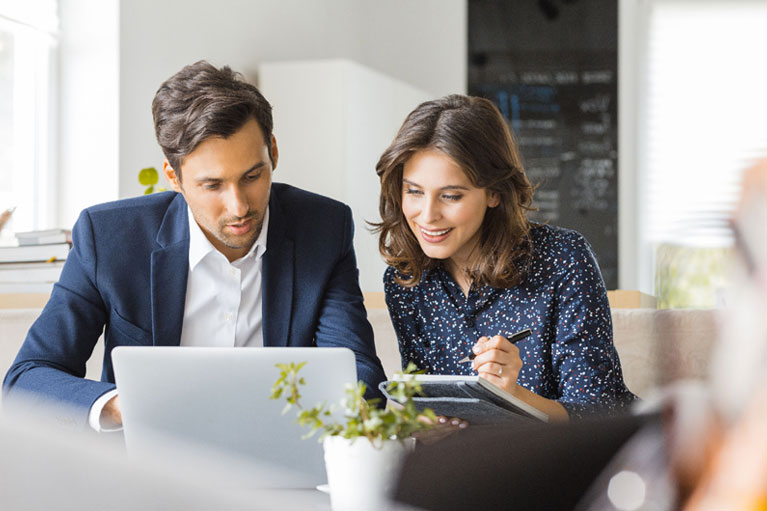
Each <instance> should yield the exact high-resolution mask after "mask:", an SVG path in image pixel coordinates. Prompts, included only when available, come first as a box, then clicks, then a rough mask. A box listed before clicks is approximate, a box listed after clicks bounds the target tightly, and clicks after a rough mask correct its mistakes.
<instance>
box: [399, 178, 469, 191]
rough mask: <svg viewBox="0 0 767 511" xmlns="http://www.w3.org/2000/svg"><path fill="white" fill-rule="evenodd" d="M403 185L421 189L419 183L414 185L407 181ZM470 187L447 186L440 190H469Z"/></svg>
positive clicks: (404, 180)
mask: <svg viewBox="0 0 767 511" xmlns="http://www.w3.org/2000/svg"><path fill="white" fill-rule="evenodd" d="M402 182H403V183H405V184H409V185H410V186H417V187H418V188H421V185H419V184H418V183H414V182H412V181H408V180H407V179H403V180H402ZM468 189H469V187H468V186H460V185H447V186H443V187H442V188H440V190H468Z"/></svg>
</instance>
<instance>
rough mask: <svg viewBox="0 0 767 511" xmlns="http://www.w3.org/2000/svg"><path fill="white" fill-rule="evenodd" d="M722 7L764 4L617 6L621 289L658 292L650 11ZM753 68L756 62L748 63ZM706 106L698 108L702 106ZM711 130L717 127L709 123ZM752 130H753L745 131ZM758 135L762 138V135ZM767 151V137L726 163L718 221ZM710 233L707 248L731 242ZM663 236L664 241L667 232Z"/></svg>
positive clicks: (642, 2)
mask: <svg viewBox="0 0 767 511" xmlns="http://www.w3.org/2000/svg"><path fill="white" fill-rule="evenodd" d="M720 5H721V6H727V7H728V8H731V7H732V6H735V7H741V8H748V7H750V6H759V7H762V6H763V4H762V3H761V2H758V1H756V0H736V1H731V0H621V3H620V4H619V37H620V43H619V48H620V56H619V87H620V89H619V98H620V99H619V122H620V131H619V133H620V135H619V136H620V139H619V146H620V155H619V166H620V169H621V175H620V179H619V201H620V203H619V215H620V231H619V232H620V238H619V254H620V275H619V285H620V287H621V288H625V289H640V290H642V291H644V292H646V293H650V294H656V289H655V282H654V276H655V258H656V250H657V247H658V244H659V241H658V235H657V231H656V232H651V231H654V228H653V225H651V219H652V218H651V216H650V214H651V213H652V212H653V211H651V209H650V208H649V207H648V202H649V200H651V199H653V198H657V197H651V196H650V194H653V192H652V190H651V183H650V182H649V179H650V176H651V175H652V170H653V169H652V168H650V165H652V164H653V163H652V162H650V161H648V160H649V159H650V153H651V150H652V147H651V139H650V136H651V132H650V131H649V130H650V129H651V127H649V122H650V121H655V119H650V118H649V116H650V109H649V107H650V106H651V105H650V101H651V100H652V91H651V90H650V88H649V87H650V85H651V82H650V80H651V78H652V75H650V73H652V72H654V69H651V68H650V62H649V61H650V58H651V54H650V49H649V45H650V44H651V42H650V37H651V35H652V34H651V30H652V22H653V10H654V9H656V8H658V7H668V6H671V7H682V8H687V7H691V8H693V9H697V8H700V9H701V12H703V9H705V8H710V7H717V6H720ZM680 36H681V34H680ZM712 38H715V39H721V38H722V34H717V33H712ZM735 57H736V56H734V57H733V58H735ZM751 65H754V66H758V65H760V64H759V63H757V62H752V64H751ZM704 107H705V106H704V105H701V108H704ZM711 129H712V130H717V129H720V128H719V127H717V126H713V125H712V126H711ZM754 129H755V128H753V127H752V128H751V131H750V132H749V133H751V132H753V131H754ZM762 133H763V135H764V132H763V131H762ZM725 135H727V134H726V133H725ZM765 150H767V136H765V141H764V145H763V146H761V147H758V144H757V145H756V146H754V147H753V148H749V149H743V148H740V149H738V151H739V153H738V157H739V158H738V162H737V164H736V165H735V166H733V164H732V163H731V162H729V163H728V164H727V179H726V180H722V187H723V195H722V202H721V204H714V205H713V206H712V209H718V210H719V214H720V215H722V216H721V218H724V217H726V215H727V214H728V212H729V210H730V209H731V207H732V204H733V202H734V200H735V197H737V193H738V188H739V181H740V172H741V171H742V170H743V168H745V167H746V166H748V165H749V162H750V161H753V160H754V159H756V158H757V157H759V156H764V155H765V154H764V151H765ZM708 204H713V203H711V202H709V203H708ZM721 218H720V219H721ZM714 231H715V229H709V230H708V231H706V232H704V233H703V234H705V235H706V236H709V238H710V241H708V242H707V243H709V246H717V245H718V246H722V245H727V244H728V243H729V240H728V239H727V233H726V232H724V230H720V231H719V232H714ZM679 232H680V236H679V238H684V239H685V241H688V242H691V243H693V242H694V241H692V240H693V238H694V236H693V233H683V231H682V230H680V231H679ZM665 236H666V238H667V239H668V237H669V236H668V234H666V235H665ZM695 236H697V237H698V238H700V237H701V232H700V231H699V232H698V233H695ZM661 237H662V236H661ZM674 241H678V239H677V240H674Z"/></svg>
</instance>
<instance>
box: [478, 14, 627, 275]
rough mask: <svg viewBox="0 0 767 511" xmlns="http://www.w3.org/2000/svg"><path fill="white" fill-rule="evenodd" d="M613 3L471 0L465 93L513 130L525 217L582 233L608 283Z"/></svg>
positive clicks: (614, 258) (614, 245)
mask: <svg viewBox="0 0 767 511" xmlns="http://www.w3.org/2000/svg"><path fill="white" fill-rule="evenodd" d="M544 3H548V4H549V6H550V7H551V6H553V7H555V8H556V9H557V10H556V15H555V16H554V17H552V15H553V14H554V13H555V11H552V10H551V9H549V10H546V9H544V8H542V7H541V4H544ZM616 4H617V2H614V1H611V0H610V1H608V0H605V1H596V0H591V1H581V2H572V1H571V2H554V1H553V0H552V1H551V2H508V1H500V0H499V1H490V0H470V1H469V93H470V94H472V95H479V96H484V97H487V98H488V99H491V100H492V101H494V102H495V103H496V105H497V106H498V107H499V109H500V110H501V112H502V113H503V115H504V117H506V119H507V121H508V122H509V125H510V126H511V128H512V129H513V131H514V134H515V136H516V139H517V142H518V144H519V147H520V150H521V152H522V157H523V160H524V164H525V168H526V170H527V174H528V176H529V178H530V180H531V182H533V184H535V185H537V186H538V189H537V191H536V194H535V206H537V207H538V208H539V211H538V212H536V213H533V214H531V219H532V220H535V221H540V222H548V223H550V224H552V225H559V226H562V227H567V228H570V229H575V230H577V231H579V232H581V233H582V234H583V235H584V236H585V237H586V238H587V239H588V240H589V242H590V243H591V244H592V246H593V247H594V250H595V252H596V254H597V258H598V260H599V264H600V268H601V270H602V275H603V277H604V279H605V283H606V284H607V287H608V288H609V289H614V288H616V287H617V280H618V167H617V159H618V153H617V148H618V118H617V117H618V105H617V95H618V94H617V92H618V91H617V65H618V63H617V7H616Z"/></svg>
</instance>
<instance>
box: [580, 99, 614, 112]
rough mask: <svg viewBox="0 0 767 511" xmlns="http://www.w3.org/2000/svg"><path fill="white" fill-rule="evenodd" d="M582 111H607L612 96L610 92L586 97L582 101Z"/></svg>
mask: <svg viewBox="0 0 767 511" xmlns="http://www.w3.org/2000/svg"><path fill="white" fill-rule="evenodd" d="M580 107H581V112H585V113H600V112H607V111H608V110H609V109H610V96H609V95H608V94H598V95H596V96H594V97H591V98H586V99H583V100H581V102H580Z"/></svg>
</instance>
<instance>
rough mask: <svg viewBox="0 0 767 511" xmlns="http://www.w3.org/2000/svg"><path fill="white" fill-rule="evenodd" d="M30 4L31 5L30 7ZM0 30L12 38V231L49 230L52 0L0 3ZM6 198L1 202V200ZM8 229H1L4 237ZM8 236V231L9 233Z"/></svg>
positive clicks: (52, 198)
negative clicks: (44, 0)
mask: <svg viewBox="0 0 767 511" xmlns="http://www.w3.org/2000/svg"><path fill="white" fill-rule="evenodd" d="M30 4H31V5H30ZM0 29H2V30H4V31H9V32H11V33H12V34H13V37H14V87H13V88H14V91H13V121H12V123H13V128H12V132H13V141H12V145H13V149H12V158H13V167H14V168H13V171H12V176H13V177H12V179H13V197H12V202H13V204H10V203H9V204H7V205H6V204H2V205H0V207H12V206H16V208H17V210H16V211H15V212H14V215H13V217H12V218H11V221H10V227H11V228H12V229H13V230H15V231H22V230H31V229H42V228H49V227H54V226H55V225H54V224H55V221H56V214H57V202H56V201H57V194H56V177H57V168H56V161H57V158H56V153H57V140H56V126H57V115H56V112H57V106H58V105H57V94H56V90H57V87H56V85H57V77H58V72H57V51H58V27H57V18H56V1H55V0H50V1H46V2H43V3H42V4H41V3H38V2H24V1H15V2H8V1H0ZM6 200H7V199H6ZM9 233H11V229H5V230H4V232H3V236H4V237H8V236H9ZM11 234H12V233H11Z"/></svg>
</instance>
